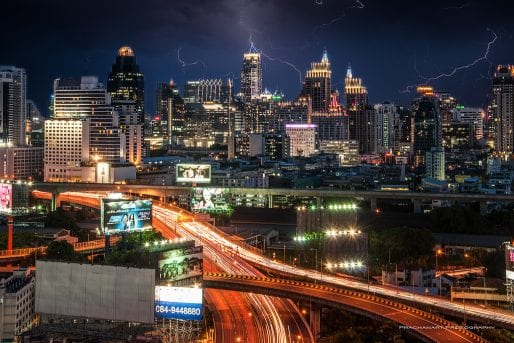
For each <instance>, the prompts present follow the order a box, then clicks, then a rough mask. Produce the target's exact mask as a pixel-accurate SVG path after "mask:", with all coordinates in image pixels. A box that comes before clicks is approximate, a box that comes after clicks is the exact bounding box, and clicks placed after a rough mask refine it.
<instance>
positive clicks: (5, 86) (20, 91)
mask: <svg viewBox="0 0 514 343" xmlns="http://www.w3.org/2000/svg"><path fill="white" fill-rule="evenodd" d="M26 118H27V74H26V72H25V69H22V68H16V67H13V66H0V144H5V145H8V146H19V145H26V143H27V142H26V128H25V120H26Z"/></svg>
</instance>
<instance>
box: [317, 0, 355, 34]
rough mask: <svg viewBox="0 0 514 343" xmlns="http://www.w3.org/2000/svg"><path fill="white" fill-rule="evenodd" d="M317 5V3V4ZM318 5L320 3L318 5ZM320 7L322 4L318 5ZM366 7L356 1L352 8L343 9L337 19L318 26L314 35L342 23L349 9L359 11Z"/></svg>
mask: <svg viewBox="0 0 514 343" xmlns="http://www.w3.org/2000/svg"><path fill="white" fill-rule="evenodd" d="M316 3H317V2H316ZM317 4H318V3H317ZM318 5H321V4H318ZM364 7H365V6H364V3H363V2H362V1H360V0H356V1H355V2H354V3H353V5H352V6H348V7H346V8H344V9H343V11H342V12H341V14H340V15H339V16H337V17H335V18H333V19H332V20H330V21H328V22H326V23H324V24H321V25H318V26H316V27H315V28H314V29H313V30H312V34H316V33H317V32H318V31H319V30H321V29H323V28H326V27H327V26H330V25H332V24H334V23H337V22H338V21H340V20H341V19H343V18H344V17H346V11H347V10H349V9H352V8H357V9H363V8H364Z"/></svg>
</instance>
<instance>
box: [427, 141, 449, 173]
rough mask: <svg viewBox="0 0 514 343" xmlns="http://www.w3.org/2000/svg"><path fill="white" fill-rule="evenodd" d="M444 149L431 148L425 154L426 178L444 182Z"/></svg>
mask: <svg viewBox="0 0 514 343" xmlns="http://www.w3.org/2000/svg"><path fill="white" fill-rule="evenodd" d="M444 160H445V159H444V148H441V147H433V148H431V149H430V150H429V151H426V152H425V167H426V172H425V174H426V177H428V178H431V179H435V180H441V181H444V180H445V162H444Z"/></svg>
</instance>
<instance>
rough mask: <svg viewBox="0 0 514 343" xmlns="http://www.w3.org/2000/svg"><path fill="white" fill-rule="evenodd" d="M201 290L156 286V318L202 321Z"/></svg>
mask: <svg viewBox="0 0 514 343" xmlns="http://www.w3.org/2000/svg"><path fill="white" fill-rule="evenodd" d="M202 308H203V292H202V289H201V288H188V287H168V286H155V317H156V318H158V319H163V318H165V319H183V320H202Z"/></svg>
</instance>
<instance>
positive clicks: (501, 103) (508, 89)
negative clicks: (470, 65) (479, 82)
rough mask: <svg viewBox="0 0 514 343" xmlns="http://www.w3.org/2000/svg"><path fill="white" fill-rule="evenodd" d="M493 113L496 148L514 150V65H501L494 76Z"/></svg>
mask: <svg viewBox="0 0 514 343" xmlns="http://www.w3.org/2000/svg"><path fill="white" fill-rule="evenodd" d="M491 109H492V115H493V119H494V136H495V140H494V145H495V146H494V148H495V149H496V151H499V152H507V153H512V152H513V151H514V66H511V65H499V66H498V67H497V68H496V72H495V73H494V78H493V98H492V104H491Z"/></svg>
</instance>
